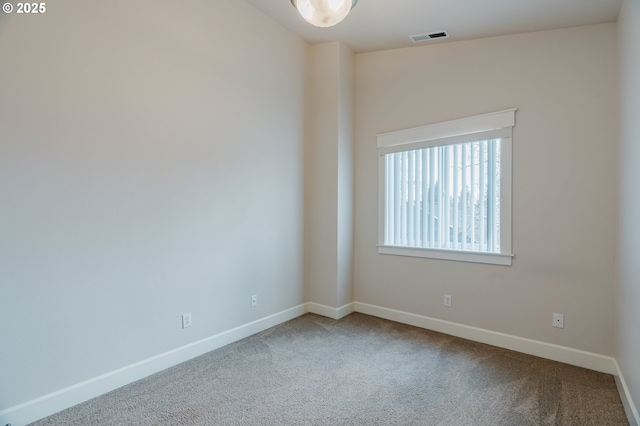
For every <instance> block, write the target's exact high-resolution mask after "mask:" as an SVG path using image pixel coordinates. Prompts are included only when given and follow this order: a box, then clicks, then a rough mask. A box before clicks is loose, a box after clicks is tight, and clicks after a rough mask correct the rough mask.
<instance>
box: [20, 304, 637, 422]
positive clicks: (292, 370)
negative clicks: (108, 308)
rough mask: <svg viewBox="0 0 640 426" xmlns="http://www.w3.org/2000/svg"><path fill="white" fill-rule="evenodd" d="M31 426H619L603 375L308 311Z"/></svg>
mask: <svg viewBox="0 0 640 426" xmlns="http://www.w3.org/2000/svg"><path fill="white" fill-rule="evenodd" d="M33 424H34V425H38V426H45V425H65V426H66V425H412V424H413V425H442V426H444V425H455V426H462V425H580V426H585V425H597V426H603V425H626V424H628V423H627V420H626V417H625V414H624V410H623V408H622V403H621V401H620V397H619V395H618V393H617V390H616V385H615V382H614V379H613V377H612V376H610V375H607V374H602V373H597V372H594V371H590V370H586V369H583V368H578V367H572V366H569V365H565V364H561V363H557V362H553V361H548V360H545V359H541V358H536V357H533V356H529V355H523V354H520V353H516V352H512V351H508V350H504V349H499V348H496V347H493V346H488V345H484V344H480V343H474V342H470V341H466V340H463V339H459V338H456V337H451V336H447V335H445V334H440V333H435V332H431V331H427V330H423V329H419V328H416V327H411V326H406V325H402V324H398V323H395V322H391V321H387V320H383V319H380V318H375V317H371V316H367V315H363V314H357V313H354V314H351V315H349V316H347V317H345V318H343V319H341V320H339V321H335V320H331V319H328V318H324V317H321V316H317V315H313V314H307V315H304V316H302V317H299V318H296V319H294V320H292V321H289V322H286V323H284V324H281V325H278V326H276V327H273V328H271V329H269V330H266V331H264V332H262V333H258V334H256V335H254V336H251V337H248V338H246V339H244V340H241V341H239V342H236V343H233V344H231V345H228V346H225V347H224V348H221V349H218V350H216V351H213V352H209V353H207V354H205V355H203V356H200V357H198V358H195V359H193V360H191V361H188V362H186V363H183V364H180V365H178V366H175V367H172V368H170V369H168V370H165V371H162V372H160V373H158V374H155V375H153V376H150V377H148V378H145V379H143V380H140V381H138V382H135V383H132V384H130V385H127V386H125V387H123V388H120V389H117V390H115V391H113V392H110V393H108V394H106V395H103V396H101V397H99V398H95V399H93V400H90V401H87V402H85V403H82V404H79V405H77V406H75V407H72V408H70V409H68V410H65V411H62V412H60V413H58V414H55V415H53V416H51V417H48V418H46V419H43V420H40V421H38V422H36V423H33Z"/></svg>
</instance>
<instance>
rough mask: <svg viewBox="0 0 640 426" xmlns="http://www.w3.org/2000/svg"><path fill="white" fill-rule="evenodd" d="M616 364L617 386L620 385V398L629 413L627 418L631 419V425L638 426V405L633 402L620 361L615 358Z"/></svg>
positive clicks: (639, 417) (639, 418)
mask: <svg viewBox="0 0 640 426" xmlns="http://www.w3.org/2000/svg"><path fill="white" fill-rule="evenodd" d="M614 365H615V369H616V372H615V373H614V377H615V379H616V386H617V387H618V393H619V394H620V399H621V400H622V405H623V406H624V411H625V413H627V419H628V420H629V425H630V426H638V425H640V416H639V415H638V410H637V409H636V406H635V404H634V403H633V399H631V393H629V388H628V387H627V382H626V381H625V380H624V376H623V375H622V370H620V366H619V365H618V361H615V360H614Z"/></svg>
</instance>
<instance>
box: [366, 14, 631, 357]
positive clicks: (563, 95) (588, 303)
mask: <svg viewBox="0 0 640 426" xmlns="http://www.w3.org/2000/svg"><path fill="white" fill-rule="evenodd" d="M616 41H617V40H616V25H615V24H607V25H599V26H590V27H581V28H574V29H567V30H559V31H548V32H539V33H530V34H522V35H514V36H505V37H496V38H488V39H482V40H476V41H467V42H453V43H447V44H439V45H431V46H423V47H414V48H408V49H399V50H391V51H382V52H374V53H368V54H361V55H358V56H357V62H356V82H357V85H356V203H355V213H356V222H355V226H356V227H355V269H354V270H355V299H356V300H357V301H359V302H364V303H369V304H373V305H379V306H383V307H387V308H392V309H398V310H401V311H406V312H411V313H415V314H421V315H426V316H429V317H434V318H438V319H443V320H449V321H453V322H456V323H460V324H467V325H472V326H475V327H480V328H484V329H488V330H492V331H497V332H503V333H507V334H511V335H516V336H521V337H526V338H531V339H536V340H541V341H544V342H549V343H555V344H559V345H563V346H568V347H572V348H577V349H582V350H586V351H591V352H595V353H599V354H605V355H612V354H613V350H614V341H613V333H612V330H613V329H614V324H615V315H616V313H615V300H614V298H615V250H616V226H615V217H616V214H617V213H616V212H617V207H616V202H617V196H616V194H617V172H616V167H617V159H618V154H617V150H618V142H617V141H618V122H617V114H618V109H617V108H618V98H617V77H616V76H617V56H616V49H617V45H616ZM513 107H516V108H518V112H517V115H516V126H515V128H514V139H513V152H514V154H513V165H514V166H513V172H514V174H513V175H514V178H513V251H514V253H515V259H514V262H513V266H512V267H502V266H492V265H479V264H471V263H461V262H450V261H439V260H430V259H420V258H409V257H398V256H389V255H379V254H377V251H376V241H377V175H378V168H377V167H378V163H377V151H376V138H375V135H376V134H378V133H383V132H389V131H394V130H400V129H404V128H409V127H415V126H420V125H425V124H431V123H437V122H441V121H446V120H451V119H456V118H461V117H467V116H472V115H477V114H482V113H488V112H493V111H500V110H504V109H508V108H513ZM444 294H450V295H452V296H453V307H452V308H445V307H443V295H444ZM554 312H558V313H563V314H564V315H565V328H564V329H563V330H560V329H556V328H553V327H552V326H551V323H552V321H551V320H552V314H553V313H554Z"/></svg>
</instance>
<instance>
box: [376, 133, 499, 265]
mask: <svg viewBox="0 0 640 426" xmlns="http://www.w3.org/2000/svg"><path fill="white" fill-rule="evenodd" d="M384 165H385V169H386V170H385V188H384V191H385V203H384V206H385V207H384V208H385V215H384V216H385V223H384V244H385V245H390V246H404V247H420V248H435V249H448V250H462V251H476V252H486V253H500V139H489V140H483V141H476V142H468V143H460V144H453V145H445V146H435V147H430V148H423V149H415V150H411V151H401V152H394V153H390V154H386V155H385V158H384Z"/></svg>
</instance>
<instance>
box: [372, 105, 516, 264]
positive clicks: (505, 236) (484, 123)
mask: <svg viewBox="0 0 640 426" xmlns="http://www.w3.org/2000/svg"><path fill="white" fill-rule="evenodd" d="M516 111H517V109H515V108H514V109H509V110H505V111H499V112H493V113H489V114H483V115H477V116H473V117H467V118H461V119H458V120H452V121H446V122H442V123H436V124H430V125H427V126H421V127H414V128H411V129H404V130H399V131H395V132H390V133H383V134H379V135H377V145H378V253H380V254H391V255H398V256H412V257H426V258H432V259H442V260H455V261H464V262H475V263H488V264H494V265H505V266H510V265H511V262H512V258H513V256H514V255H513V253H511V232H512V231H511V199H512V182H511V181H512V174H513V172H512V150H513V142H512V138H513V127H514V126H515V112H516ZM487 139H500V147H501V157H500V253H488V252H479V251H464V250H445V249H437V248H422V247H405V246H391V245H385V241H384V224H385V216H384V215H385V171H386V169H385V155H386V154H391V153H394V152H402V151H411V150H415V149H423V148H430V147H434V146H444V145H453V144H458V143H466V142H476V141H481V140H487Z"/></svg>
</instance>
